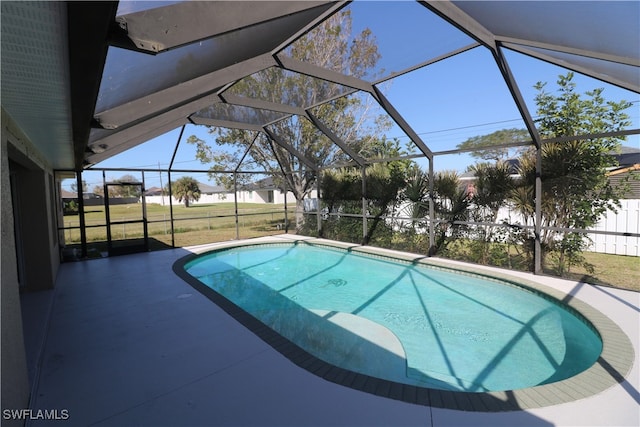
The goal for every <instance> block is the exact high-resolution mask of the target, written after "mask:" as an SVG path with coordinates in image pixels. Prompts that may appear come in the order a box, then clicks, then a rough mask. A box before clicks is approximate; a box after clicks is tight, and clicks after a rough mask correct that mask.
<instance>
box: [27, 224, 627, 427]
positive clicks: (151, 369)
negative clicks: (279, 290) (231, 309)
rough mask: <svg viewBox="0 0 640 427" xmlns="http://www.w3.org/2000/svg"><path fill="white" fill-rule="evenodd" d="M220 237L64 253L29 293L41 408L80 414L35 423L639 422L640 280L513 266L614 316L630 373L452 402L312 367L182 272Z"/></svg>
mask: <svg viewBox="0 0 640 427" xmlns="http://www.w3.org/2000/svg"><path fill="white" fill-rule="evenodd" d="M295 238H296V237H295V236H288V235H285V236H278V237H277V239H281V241H282V240H283V239H284V240H286V239H295ZM267 240H273V238H270V239H254V240H252V241H267ZM230 243H232V244H236V243H237V242H230ZM221 245H224V244H218V245H216V244H213V245H206V246H202V247H197V248H181V249H173V250H166V251H160V252H152V253H141V254H135V255H128V256H123V257H113V258H106V259H99V260H92V261H86V262H78V263H66V264H63V265H62V266H61V268H60V271H59V274H58V280H57V286H56V289H55V291H51V292H48V293H44V294H26V295H23V296H22V298H23V306H22V307H23V317H24V319H25V335H26V336H27V338H28V339H27V340H26V346H27V352H28V353H29V356H28V360H29V363H31V364H32V366H30V373H32V378H33V383H34V388H33V390H32V398H31V409H32V410H34V411H35V410H38V409H42V410H53V409H58V410H62V409H66V410H67V411H68V414H69V419H68V420H66V421H46V420H42V419H40V420H31V421H29V422H27V425H32V426H40V425H48V424H49V423H57V424H62V423H64V424H66V425H83V426H89V425H95V426H123V425H149V426H152V425H153V426H158V425H179V426H209V425H211V426H214V425H220V426H227V425H253V426H269V425H273V426H284V425H292V426H325V425H349V426H356V425H360V426H373V425H383V426H403V425H407V426H458V425H473V426H477V425H491V426H499V425H504V426H518V425H531V426H546V425H566V426H587V425H589V426H591V425H593V426H627V425H629V426H637V425H640V410H639V408H640V405H639V403H640V397H639V395H640V394H639V391H638V390H639V389H640V378H639V377H640V374H639V372H640V371H639V367H638V354H639V353H640V351H639V348H640V342H639V341H640V338H639V337H640V314H639V308H638V307H639V306H640V294H638V293H636V292H631V291H623V290H617V289H611V288H602V287H596V286H591V285H586V284H582V283H578V282H572V281H567V280H561V279H556V278H551V277H544V276H532V275H531V274H528V273H517V272H511V271H509V272H508V274H509V275H512V276H518V277H521V278H523V279H525V280H530V281H536V282H540V283H542V284H544V285H545V286H549V287H551V288H554V289H556V290H558V291H560V292H563V293H564V294H566V295H569V296H570V297H569V298H575V299H577V300H580V301H583V302H586V303H587V304H589V305H591V306H593V307H594V308H595V309H597V310H599V311H600V312H602V313H604V314H605V315H606V316H607V317H608V318H610V319H611V320H612V321H613V322H615V323H616V324H617V325H618V326H619V327H620V328H621V329H622V330H623V331H624V332H625V334H626V335H627V336H628V337H629V339H630V340H631V343H632V346H633V348H634V352H635V353H634V360H633V365H632V368H631V371H630V373H629V374H628V375H627V376H626V379H625V380H624V381H622V382H621V383H620V384H617V385H615V386H613V387H611V388H608V389H606V390H604V391H602V392H599V393H597V394H595V395H593V396H590V397H586V398H583V399H580V400H577V401H573V402H569V403H562V404H557V405H553V406H546V407H542V408H535V409H527V410H516V411H510V412H497V413H496V412H493V413H487V412H467V411H459V410H450V409H440V408H436V407H431V406H423V405H416V404H411V403H406V402H403V401H398V400H393V399H389V398H385V397H380V396H376V395H374V394H370V393H365V392H362V391H358V390H354V389H352V388H349V387H345V386H341V385H338V384H335V383H333V382H330V381H327V380H325V379H323V378H321V377H319V376H317V375H315V374H312V373H310V372H308V371H306V370H305V369H302V368H300V367H299V366H297V365H296V364H294V363H292V362H291V361H290V360H289V359H287V358H286V357H284V356H283V355H282V354H280V353H279V352H278V351H276V350H274V348H273V347H272V346H271V345H269V344H268V343H266V342H265V341H263V340H262V339H260V338H259V337H258V336H256V335H255V334H253V333H252V332H250V331H249V330H248V329H247V328H245V327H244V326H243V325H242V324H240V323H238V322H237V321H236V320H235V319H234V318H232V317H231V316H229V315H228V314H227V313H226V312H225V311H223V310H222V309H220V308H219V307H218V306H216V305H215V304H213V303H212V302H211V301H210V300H209V299H207V298H206V297H205V296H203V295H201V294H200V293H199V292H197V291H195V290H194V289H193V288H192V287H191V286H190V285H189V284H187V283H186V282H184V281H183V280H182V279H180V278H179V277H178V276H176V275H175V274H174V273H173V271H172V266H173V264H174V262H175V261H177V260H178V259H180V258H182V257H184V256H186V255H188V254H190V253H192V252H198V251H201V250H203V249H205V248H209V247H217V246H221ZM454 264H455V263H454ZM462 265H464V264H462ZM474 268H477V269H478V270H483V269H486V270H488V271H496V272H503V273H504V270H499V269H492V268H483V267H479V266H478V267H476V266H474ZM505 398H511V399H515V400H516V401H515V403H516V404H517V403H518V402H517V399H516V398H515V397H514V396H509V395H508V394H507V395H506V397H505Z"/></svg>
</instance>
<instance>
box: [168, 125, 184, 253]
mask: <svg viewBox="0 0 640 427" xmlns="http://www.w3.org/2000/svg"><path fill="white" fill-rule="evenodd" d="M185 126H186V125H182V129H180V135H178V140H177V141H176V148H174V149H173V155H172V156H171V161H170V162H169V168H168V169H167V178H168V179H169V183H168V184H167V185H168V186H169V216H170V217H171V247H172V248H175V247H176V233H175V230H174V229H173V192H172V191H171V169H172V168H173V161H174V160H175V159H176V154H177V153H178V147H180V141H181V140H182V134H183V133H184V128H185Z"/></svg>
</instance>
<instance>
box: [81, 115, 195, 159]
mask: <svg viewBox="0 0 640 427" xmlns="http://www.w3.org/2000/svg"><path fill="white" fill-rule="evenodd" d="M187 123H188V121H187V119H186V118H184V117H181V118H179V119H177V120H173V121H167V118H166V117H163V116H157V117H154V118H152V119H150V120H148V121H147V122H145V123H144V126H142V125H138V126H133V127H130V128H128V129H125V130H122V131H120V132H117V133H115V134H113V135H109V136H108V137H106V138H102V139H100V140H98V141H96V142H95V143H93V144H92V145H100V144H103V145H105V146H106V148H105V149H104V150H105V151H103V152H100V153H95V154H90V155H88V156H86V162H88V163H90V164H95V163H98V162H101V161H103V160H106V159H108V158H109V157H113V156H115V155H116V154H120V153H122V152H123V151H126V150H128V149H130V148H132V147H135V146H136V145H138V144H141V143H143V142H147V141H149V140H150V139H153V138H155V137H158V136H160V135H163V134H165V133H167V132H169V131H172V130H173V129H176V128H178V127H180V126H182V125H184V124H187Z"/></svg>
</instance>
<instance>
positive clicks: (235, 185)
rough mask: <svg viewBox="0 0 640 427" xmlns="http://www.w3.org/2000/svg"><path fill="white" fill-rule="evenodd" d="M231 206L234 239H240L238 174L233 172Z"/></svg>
mask: <svg viewBox="0 0 640 427" xmlns="http://www.w3.org/2000/svg"><path fill="white" fill-rule="evenodd" d="M233 206H234V208H235V212H236V240H240V225H239V223H238V175H237V173H236V172H234V173H233Z"/></svg>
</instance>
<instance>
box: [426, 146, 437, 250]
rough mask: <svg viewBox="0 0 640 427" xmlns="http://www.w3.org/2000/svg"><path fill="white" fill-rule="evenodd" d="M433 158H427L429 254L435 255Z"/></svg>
mask: <svg viewBox="0 0 640 427" xmlns="http://www.w3.org/2000/svg"><path fill="white" fill-rule="evenodd" d="M434 160H435V158H434V157H431V158H429V252H428V253H429V256H431V255H435V244H436V229H435V222H434V221H435V218H434V215H435V209H434V206H433V162H434Z"/></svg>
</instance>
